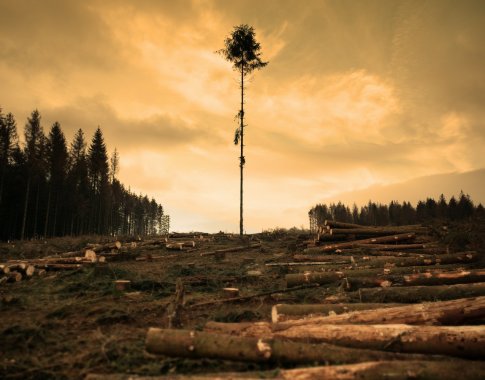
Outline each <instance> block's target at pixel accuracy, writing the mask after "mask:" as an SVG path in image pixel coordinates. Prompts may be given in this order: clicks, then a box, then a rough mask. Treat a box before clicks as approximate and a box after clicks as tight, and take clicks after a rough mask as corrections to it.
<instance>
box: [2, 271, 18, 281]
mask: <svg viewBox="0 0 485 380" xmlns="http://www.w3.org/2000/svg"><path fill="white" fill-rule="evenodd" d="M6 277H7V279H8V280H7V282H19V281H22V273H20V272H15V271H10V272H9V273H7V274H6Z"/></svg>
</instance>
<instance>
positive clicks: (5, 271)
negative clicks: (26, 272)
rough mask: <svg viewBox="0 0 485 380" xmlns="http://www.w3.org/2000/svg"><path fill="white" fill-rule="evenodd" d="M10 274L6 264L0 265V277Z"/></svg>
mask: <svg viewBox="0 0 485 380" xmlns="http://www.w3.org/2000/svg"><path fill="white" fill-rule="evenodd" d="M9 272H10V268H9V266H8V265H7V264H0V275H2V274H8V273H9Z"/></svg>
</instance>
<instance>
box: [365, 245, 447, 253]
mask: <svg viewBox="0 0 485 380" xmlns="http://www.w3.org/2000/svg"><path fill="white" fill-rule="evenodd" d="M357 248H363V249H368V250H369V251H404V250H407V249H414V250H421V249H427V248H432V249H436V248H438V247H436V246H435V245H432V244H357ZM440 250H442V251H444V252H446V249H444V248H440ZM446 253H449V252H446Z"/></svg>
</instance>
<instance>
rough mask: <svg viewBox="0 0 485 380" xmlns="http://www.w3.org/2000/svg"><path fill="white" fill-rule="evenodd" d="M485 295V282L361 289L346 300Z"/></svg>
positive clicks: (424, 298) (395, 299) (346, 297)
mask: <svg viewBox="0 0 485 380" xmlns="http://www.w3.org/2000/svg"><path fill="white" fill-rule="evenodd" d="M479 296H485V283H483V282H479V283H473V284H456V285H434V286H402V287H390V288H370V289H366V288H364V289H359V291H357V292H349V293H346V294H345V296H344V297H343V300H345V301H351V300H355V301H357V300H358V301H360V302H409V303H413V302H423V301H436V300H441V301H447V300H452V299H457V298H466V297H479Z"/></svg>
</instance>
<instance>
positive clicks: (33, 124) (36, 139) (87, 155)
mask: <svg viewBox="0 0 485 380" xmlns="http://www.w3.org/2000/svg"><path fill="white" fill-rule="evenodd" d="M24 136H25V139H24V142H23V144H20V142H19V139H18V134H17V122H16V120H15V117H14V115H13V114H12V113H8V114H4V113H3V112H2V110H1V109H0V239H1V240H12V239H26V238H40V237H55V236H65V235H84V234H99V235H149V234H156V233H158V232H160V229H161V228H162V225H163V223H164V218H166V216H164V211H163V206H162V205H160V204H158V203H157V202H156V201H155V200H154V199H149V198H148V197H147V196H146V195H145V196H143V195H136V194H134V193H133V192H131V191H130V190H129V189H127V188H126V187H125V186H124V185H123V184H122V183H120V181H119V180H118V179H117V178H116V175H117V172H118V170H119V155H118V152H117V150H116V149H115V150H114V152H113V154H112V155H111V157H109V155H108V152H107V149H106V144H105V141H104V137H103V133H102V131H101V129H100V128H99V127H98V128H97V129H96V131H95V132H94V135H93V137H92V139H91V142H90V144H89V146H88V144H87V142H86V138H85V135H84V132H83V131H82V129H79V130H78V131H77V133H76V134H75V136H74V139H73V141H72V142H71V144H70V145H69V146H68V145H67V141H66V138H65V136H64V133H63V131H62V129H61V125H60V124H59V123H58V122H55V123H54V124H52V126H51V128H50V130H49V132H48V134H47V135H46V134H45V133H44V129H43V126H42V125H41V115H40V113H39V111H38V110H34V111H33V112H32V113H31V115H30V117H28V118H27V122H26V124H25V129H24Z"/></svg>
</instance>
